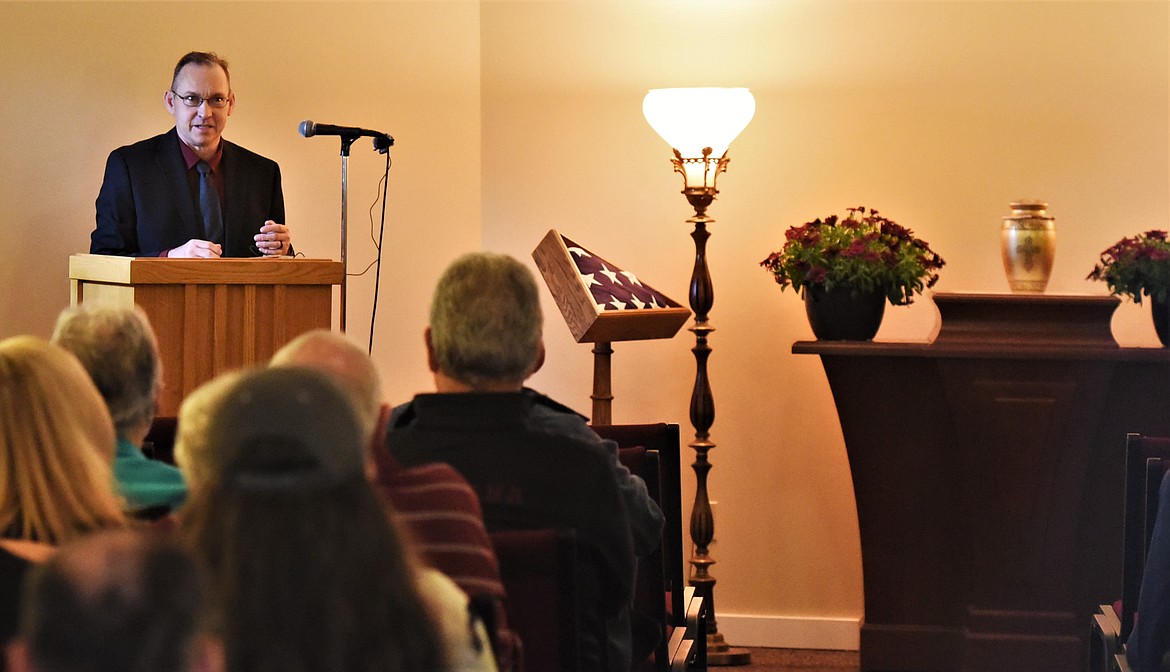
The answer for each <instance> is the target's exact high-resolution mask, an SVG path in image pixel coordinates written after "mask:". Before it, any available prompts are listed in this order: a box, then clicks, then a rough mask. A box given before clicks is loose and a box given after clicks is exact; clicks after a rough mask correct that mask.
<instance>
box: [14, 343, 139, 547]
mask: <svg viewBox="0 0 1170 672" xmlns="http://www.w3.org/2000/svg"><path fill="white" fill-rule="evenodd" d="M113 459H114V427H113V424H112V423H111V422H110V414H109V411H107V410H106V405H105V403H104V402H103V401H102V398H101V395H100V394H98V391H97V388H95V387H94V384H93V382H92V381H91V380H90V378H89V376H88V375H87V374H86V372H85V369H83V368H82V367H81V364H80V363H78V361H77V359H76V358H74V357H73V355H71V354H69V353H68V352H66V351H65V350H63V349H61V348H59V347H57V346H55V345H52V344H51V343H48V342H47V341H43V340H41V339H39V338H34V337H31V336H17V337H14V338H9V339H7V340H4V341H0V536H3V537H10V538H18V539H29V540H35V541H41V542H46V543H50V544H57V543H61V542H63V541H67V540H69V539H71V538H73V537H75V536H78V535H80V534H82V533H84V532H87V531H90V530H96V529H100V528H105V527H115V526H120V525H123V524H124V523H125V519H124V517H123V515H122V503H121V500H120V499H119V498H118V496H117V495H116V494H115V492H114V479H113V467H112V464H113Z"/></svg>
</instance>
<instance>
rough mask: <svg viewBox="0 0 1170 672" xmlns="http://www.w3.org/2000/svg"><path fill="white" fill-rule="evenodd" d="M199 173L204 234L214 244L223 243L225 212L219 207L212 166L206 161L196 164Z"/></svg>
mask: <svg viewBox="0 0 1170 672" xmlns="http://www.w3.org/2000/svg"><path fill="white" fill-rule="evenodd" d="M195 170H198V171H199V212H200V214H202V215H203V233H204V235H205V236H206V238H207V240H210V241H211V242H213V243H223V211H222V210H221V209H220V205H219V191H218V190H217V189H216V188H215V182H213V181H212V179H211V166H210V165H209V164H208V163H207V162H206V161H200V162H199V163H196V164H195Z"/></svg>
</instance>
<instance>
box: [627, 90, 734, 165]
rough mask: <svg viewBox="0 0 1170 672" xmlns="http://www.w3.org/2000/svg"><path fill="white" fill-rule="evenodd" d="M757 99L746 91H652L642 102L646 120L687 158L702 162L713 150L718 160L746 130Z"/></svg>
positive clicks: (712, 154) (713, 155) (713, 154)
mask: <svg viewBox="0 0 1170 672" xmlns="http://www.w3.org/2000/svg"><path fill="white" fill-rule="evenodd" d="M755 113H756V99H755V97H753V96H752V92H751V91H749V90H748V89H746V88H737V89H721V88H713V87H707V88H689V89H652V90H651V91H650V92H649V93H647V94H646V97H645V98H644V99H643V100H642V114H643V115H645V117H646V121H648V122H650V126H651V127H653V128H654V130H655V132H657V133H658V135H660V136H662V139H663V140H665V141H666V142H667V143H668V144H669V145H670V146H671V147H673V148H674V149H677V150H678V152H679V153H680V154H682V158H684V159H699V158H702V156H703V149H704V148H706V147H710V148H711V157H712V158H715V159H718V158H719V157H721V156H723V153H724V152H726V151H727V147H728V146H729V145H730V144H731V141H732V140H735V138H736V137H737V136H738V135H739V134H740V133H742V132H743V129H745V128H747V125H748V122H750V121H751V120H752V116H754V115H755Z"/></svg>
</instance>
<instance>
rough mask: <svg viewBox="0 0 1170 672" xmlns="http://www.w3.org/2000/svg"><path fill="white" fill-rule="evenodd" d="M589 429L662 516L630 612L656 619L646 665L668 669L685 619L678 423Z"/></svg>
mask: <svg viewBox="0 0 1170 672" xmlns="http://www.w3.org/2000/svg"><path fill="white" fill-rule="evenodd" d="M593 430H594V431H595V432H597V433H598V434H599V435H600V436H601V437H602V438H605V439H610V440H612V441H614V442H616V443H617V444H618V446H619V450H618V459H619V460H621V462H622V464H624V465H625V466H626V468H627V469H629V470H630V472H631V473H633V474H635V475H636V476H639V477H641V478H642V480H643V481H645V482H646V489H647V490H648V491H649V492H650V496H651V498H653V499H654V501H655V502H656V503H657V504H658V506H659V508H661V509H662V513H663V515H664V516H665V518H666V522H665V524H664V525H663V530H662V543H661V545H660V547H659V548H658V549H656V550H655V552H654V553H652V554H651V555H650V556H649V557H647V558H643V559H642V560H641V561H640V562H639V563H638V578H637V583H636V585H635V590H634V595H635V598H634V599H635V602H634V611H635V612H636V613H638V614H641V615H644V616H647V617H649V618H652V619H654V620H655V621H657V622H658V623H659V625H660V632H661V636H660V638H659V644H658V647H657V649H656V651H655V653H654V657H653V659H652V661H651V665H650V667H651V669H656V670H669V669H671V658H672V651H671V649H672V646H671V640H672V635H673V634H674V630H675V629H676V628H685V627H686V624H687V606H686V603H685V602H684V590H685V588H686V575H685V570H684V566H685V560H684V558H683V545H682V544H683V542H682V482H681V475H680V468H681V465H680V461H681V460H680V456H679V452H680V446H681V441H680V437H679V427H678V425H677V424H670V423H652V424H638V425H597V426H594V427H593Z"/></svg>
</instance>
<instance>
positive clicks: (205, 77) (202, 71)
mask: <svg viewBox="0 0 1170 672" xmlns="http://www.w3.org/2000/svg"><path fill="white" fill-rule="evenodd" d="M180 87H184V88H186V89H188V90H190V91H192V92H197V90H198V89H200V88H204V89H207V88H210V89H216V92H217V93H227V92H228V89H229V88H230V84H229V83H228V77H227V73H226V72H224V70H223V68H221V67H219V66H218V65H203V64H202V63H188V64H187V65H184V66H183V69H182V70H180V71H179V74H178V76H176V77H175V90H176V91H178V90H179V89H180Z"/></svg>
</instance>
